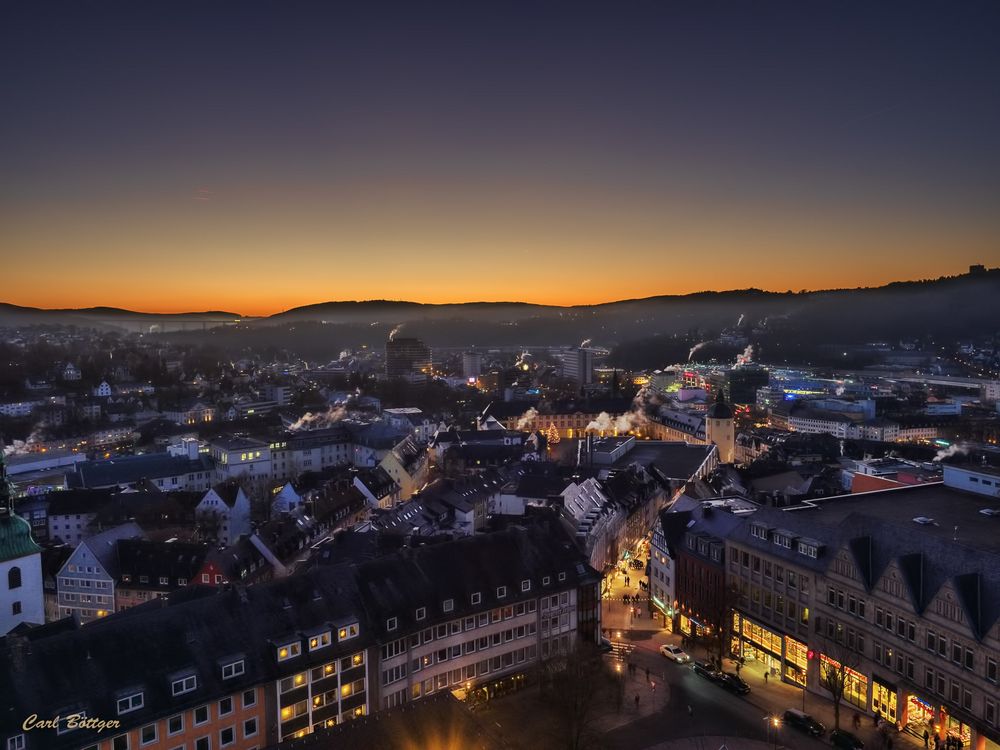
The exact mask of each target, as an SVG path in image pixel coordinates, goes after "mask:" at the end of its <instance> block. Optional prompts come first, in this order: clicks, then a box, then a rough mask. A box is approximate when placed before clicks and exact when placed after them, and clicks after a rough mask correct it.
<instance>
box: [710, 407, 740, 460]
mask: <svg viewBox="0 0 1000 750" xmlns="http://www.w3.org/2000/svg"><path fill="white" fill-rule="evenodd" d="M705 439H706V440H707V441H708V442H709V443H715V444H716V445H717V446H719V463H723V464H731V463H732V462H733V458H734V457H735V454H736V426H735V424H734V422H733V410H732V408H731V407H730V406H729V404H727V403H726V400H725V398H723V396H722V389H721V388H720V389H719V392H718V394H717V395H716V397H715V401H714V402H713V403H712V405H711V406H709V407H708V411H707V412H706V413H705Z"/></svg>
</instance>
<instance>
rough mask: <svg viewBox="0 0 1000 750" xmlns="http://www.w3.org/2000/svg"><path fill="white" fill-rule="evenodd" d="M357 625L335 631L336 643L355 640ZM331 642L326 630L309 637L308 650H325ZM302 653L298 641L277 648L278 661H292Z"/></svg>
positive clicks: (345, 626) (357, 630)
mask: <svg viewBox="0 0 1000 750" xmlns="http://www.w3.org/2000/svg"><path fill="white" fill-rule="evenodd" d="M359 632H360V631H359V629H358V623H356V622H352V623H351V624H349V625H344V626H342V627H340V628H338V629H337V642H338V643H340V642H342V641H348V640H350V639H351V638H356V637H357V635H358V633H359ZM332 642H333V635H332V633H331V632H330V631H329V630H327V631H325V632H323V633H319V634H317V635H313V636H310V637H309V650H310V651H316V650H317V649H321V648H325V647H326V646H329V645H330V644H331V643H332ZM301 653H302V643H301V642H300V641H292V642H291V643H286V644H284V645H283V646H278V661H287V660H288V659H294V658H295V657H296V656H299V655H300V654H301Z"/></svg>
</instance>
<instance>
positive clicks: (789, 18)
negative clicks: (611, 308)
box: [0, 0, 1000, 314]
mask: <svg viewBox="0 0 1000 750" xmlns="http://www.w3.org/2000/svg"><path fill="white" fill-rule="evenodd" d="M19 5H20V6H21V7H11V4H8V6H7V8H6V10H5V11H4V15H3V16H2V17H0V70H3V74H2V75H0V101H2V102H3V104H2V112H3V114H2V117H0V254H2V266H0V268H2V271H0V281H2V284H3V288H2V289H0V300H2V301H7V302H13V303H16V304H24V305H34V306H40V307H79V306H89V305H115V306H121V307H128V308H132V309H140V310H148V311H157V312H168V311H181V310H203V309H227V310H232V311H236V312H241V313H244V314H266V313H271V312H275V311H278V310H282V309H286V308H289V307H293V306H296V305H300V304H308V303H313V302H321V301H325V300H339V299H368V298H389V299H409V300H415V301H421V302H455V301H466V300H515V299H516V300H524V301H531V302H544V303H553V304H575V303H589V302H600V301H607V300H612V299H621V298H628V297H639V296H648V295H653V294H672V293H685V292H692V291H698V290H702V289H731V288H745V287H749V286H756V287H760V288H765V289H776V290H785V289H803V288H808V289H816V288H828V287H839V286H859V285H870V284H880V283H884V282H888V281H892V280H897V279H912V278H926V277H936V276H939V275H944V274H954V273H958V272H961V271H962V270H964V268H965V267H966V266H967V265H968V264H970V263H975V262H984V263H987V264H988V265H998V262H1000V44H997V39H998V38H1000V4H998V3H996V2H983V3H978V2H965V1H964V0H963V2H957V3H956V2H939V3H919V2H905V3H883V2H877V3H874V2H870V1H868V0H857V1H855V2H851V1H849V0H844V1H841V0H838V1H837V2H801V0H796V1H795V2H782V3H777V2H758V1H757V0H754V2H744V1H743V0H733V2H728V3H711V2H702V1H701V0H698V1H697V2H695V1H694V0H690V1H689V2H684V3H677V2H665V1H663V0H655V1H654V0H643V1H641V2H638V1H637V2H611V1H610V0H609V1H608V2H602V3H586V2H559V3H554V2H553V3H549V2H487V1H484V2H467V1H466V2H457V3H453V4H442V3H433V4H431V3H413V2H407V3H378V2H359V3H340V2H315V3H312V2H295V1H294V0H293V1H289V2H279V1H278V0H273V1H272V2H268V3H259V2H248V1H241V2H204V1H199V2H177V1H176V0H173V1H171V2H152V1H150V2H146V1H144V2H134V0H130V2H127V3H113V2H88V1H87V0H78V1H77V0H74V1H73V2H65V3H49V2H44V1H42V2H24V3H20V4H19Z"/></svg>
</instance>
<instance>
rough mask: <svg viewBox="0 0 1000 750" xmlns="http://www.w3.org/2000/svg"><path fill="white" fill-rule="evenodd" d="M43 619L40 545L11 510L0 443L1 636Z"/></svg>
mask: <svg viewBox="0 0 1000 750" xmlns="http://www.w3.org/2000/svg"><path fill="white" fill-rule="evenodd" d="M44 622H45V595H44V591H43V589H42V548H41V547H39V546H38V545H37V544H35V540H34V539H32V538H31V525H30V524H29V523H28V522H27V521H26V520H24V519H23V518H21V517H20V516H18V515H17V514H15V513H14V498H13V496H12V494H11V491H10V485H9V484H8V483H7V465H6V463H4V457H3V444H2V443H0V636H4V635H6V634H7V633H9V632H10V631H11V630H12V629H13V628H16V627H17V626H18V625H20V624H22V623H31V624H35V625H41V624H42V623H44Z"/></svg>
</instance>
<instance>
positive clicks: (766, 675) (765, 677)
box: [764, 672, 768, 685]
mask: <svg viewBox="0 0 1000 750" xmlns="http://www.w3.org/2000/svg"><path fill="white" fill-rule="evenodd" d="M767 678H768V672H764V684H765V685H766V684H767Z"/></svg>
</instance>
